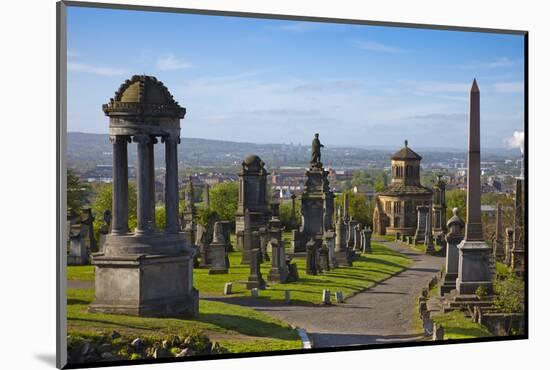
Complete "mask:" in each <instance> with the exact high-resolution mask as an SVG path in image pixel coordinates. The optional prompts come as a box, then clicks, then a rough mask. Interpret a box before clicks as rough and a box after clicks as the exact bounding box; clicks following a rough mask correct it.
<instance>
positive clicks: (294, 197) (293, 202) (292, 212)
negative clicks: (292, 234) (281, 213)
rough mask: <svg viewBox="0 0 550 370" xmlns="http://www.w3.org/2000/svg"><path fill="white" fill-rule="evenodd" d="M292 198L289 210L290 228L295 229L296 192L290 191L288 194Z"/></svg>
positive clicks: (296, 223) (296, 225)
mask: <svg viewBox="0 0 550 370" xmlns="http://www.w3.org/2000/svg"><path fill="white" fill-rule="evenodd" d="M290 199H292V208H291V211H290V222H289V223H290V228H291V229H295V228H297V227H298V221H297V220H296V194H294V193H292V195H291V196H290Z"/></svg>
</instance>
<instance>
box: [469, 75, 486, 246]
mask: <svg viewBox="0 0 550 370" xmlns="http://www.w3.org/2000/svg"><path fill="white" fill-rule="evenodd" d="M479 111H480V106H479V88H478V87H477V82H476V80H475V79H474V82H473V84H472V89H471V91H470V124H469V125H468V190H467V200H466V201H467V203H466V232H465V234H464V239H465V240H471V241H481V240H483V232H482V230H481V162H480V160H481V159H480V155H479V142H480V134H479V126H480V125H479V122H480V115H479Z"/></svg>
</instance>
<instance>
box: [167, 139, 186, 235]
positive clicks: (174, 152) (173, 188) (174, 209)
mask: <svg viewBox="0 0 550 370" xmlns="http://www.w3.org/2000/svg"><path fill="white" fill-rule="evenodd" d="M162 140H163V142H164V145H165V150H166V153H165V157H166V179H165V185H164V192H165V193H164V198H165V199H164V204H165V206H166V232H168V233H177V232H178V231H179V225H178V213H179V210H178V207H179V195H178V144H179V143H180V138H179V137H176V136H167V137H164V138H163V139H162ZM190 181H191V180H190ZM191 197H192V195H191Z"/></svg>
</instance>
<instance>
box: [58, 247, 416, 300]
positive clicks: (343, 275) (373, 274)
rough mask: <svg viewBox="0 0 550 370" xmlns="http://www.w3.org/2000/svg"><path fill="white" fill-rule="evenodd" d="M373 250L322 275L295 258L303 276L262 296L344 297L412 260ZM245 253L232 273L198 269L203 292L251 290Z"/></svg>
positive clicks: (85, 270) (232, 256)
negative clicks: (311, 272)
mask: <svg viewBox="0 0 550 370" xmlns="http://www.w3.org/2000/svg"><path fill="white" fill-rule="evenodd" d="M372 251H373V253H372V254H363V255H362V256H361V257H359V258H358V259H356V260H355V261H353V266H351V267H341V268H338V269H334V270H331V271H329V272H326V273H323V274H320V275H306V273H305V269H306V264H305V258H295V259H293V261H294V262H296V264H297V266H298V274H299V276H300V279H299V280H298V281H297V282H294V283H289V284H270V285H269V286H268V288H267V289H266V290H264V291H261V292H260V297H263V298H267V299H271V300H279V301H282V300H283V299H284V291H285V290H289V291H290V297H291V300H292V302H293V303H295V304H306V305H307V304H319V303H321V294H322V291H323V289H329V290H330V291H331V292H335V291H342V292H343V294H344V297H349V296H351V295H353V294H355V293H357V292H359V291H361V290H363V289H366V288H369V287H371V286H373V285H374V284H376V283H377V282H379V281H382V280H385V279H387V278H389V277H391V276H392V275H394V274H396V273H398V272H400V271H402V270H404V269H405V268H406V267H408V266H409V265H410V264H411V263H412V260H410V259H409V258H408V257H406V256H404V255H402V254H400V253H397V252H395V251H393V250H391V249H389V248H387V247H384V246H383V245H381V244H378V243H372ZM241 257H242V254H241V252H231V253H229V261H230V268H229V274H220V275H209V274H208V269H195V270H194V274H193V279H194V286H195V288H197V289H198V290H199V292H200V293H201V295H220V296H221V295H222V294H223V288H224V285H225V283H227V282H229V281H231V282H233V293H234V297H239V296H243V295H247V294H249V293H248V291H247V290H246V285H245V283H246V281H247V279H248V275H249V271H250V268H249V266H248V265H241V264H240V262H241ZM270 267H271V262H264V263H263V264H262V266H261V271H262V275H263V277H264V279H266V280H267V275H268V273H269V269H270ZM68 270H69V273H68V275H69V279H71V277H73V278H78V277H84V278H85V279H83V280H93V267H92V266H78V267H76V268H75V266H69V267H68ZM90 275H92V277H91V278H90ZM228 299H229V300H231V298H228Z"/></svg>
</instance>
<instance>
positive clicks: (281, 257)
mask: <svg viewBox="0 0 550 370" xmlns="http://www.w3.org/2000/svg"><path fill="white" fill-rule="evenodd" d="M269 245H270V247H271V257H272V261H271V269H270V270H269V274H268V275H267V281H273V282H277V283H286V282H287V279H288V274H289V271H288V267H287V264H286V255H285V248H284V246H283V245H282V243H281V242H279V241H278V240H276V239H271V241H270V242H269Z"/></svg>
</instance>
